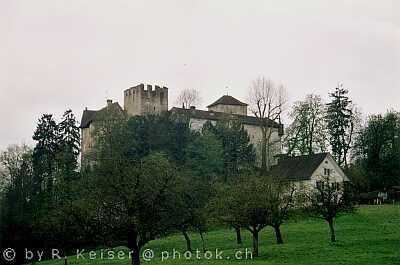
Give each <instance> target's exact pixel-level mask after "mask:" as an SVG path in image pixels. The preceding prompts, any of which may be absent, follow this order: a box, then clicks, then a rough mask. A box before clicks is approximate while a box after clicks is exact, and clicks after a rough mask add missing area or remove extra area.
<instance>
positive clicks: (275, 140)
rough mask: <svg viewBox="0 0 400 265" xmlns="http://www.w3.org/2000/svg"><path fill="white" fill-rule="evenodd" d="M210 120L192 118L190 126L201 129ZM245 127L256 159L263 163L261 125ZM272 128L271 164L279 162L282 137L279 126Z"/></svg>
mask: <svg viewBox="0 0 400 265" xmlns="http://www.w3.org/2000/svg"><path fill="white" fill-rule="evenodd" d="M207 121H208V120H206V119H198V118H190V128H191V129H192V130H195V131H200V130H201V129H202V127H203V125H204V123H206V122H207ZM211 123H213V124H215V121H211ZM243 127H244V129H245V130H246V131H247V133H248V134H249V137H250V142H251V143H252V144H253V145H254V149H255V151H256V157H257V158H256V159H257V163H261V148H262V146H261V141H262V132H261V129H260V127H259V126H256V125H249V124H243ZM270 129H272V134H271V138H270V143H272V144H271V147H270V148H271V149H270V150H271V164H272V165H275V164H277V162H278V161H277V159H276V157H275V156H276V155H278V154H280V153H281V149H282V146H281V137H280V136H279V129H278V128H270Z"/></svg>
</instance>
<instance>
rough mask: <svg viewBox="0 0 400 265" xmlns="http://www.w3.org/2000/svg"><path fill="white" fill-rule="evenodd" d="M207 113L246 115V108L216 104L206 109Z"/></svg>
mask: <svg viewBox="0 0 400 265" xmlns="http://www.w3.org/2000/svg"><path fill="white" fill-rule="evenodd" d="M208 110H209V111H216V112H224V113H231V114H238V115H245V116H246V115H247V106H237V105H223V104H218V105H215V106H212V107H209V108H208Z"/></svg>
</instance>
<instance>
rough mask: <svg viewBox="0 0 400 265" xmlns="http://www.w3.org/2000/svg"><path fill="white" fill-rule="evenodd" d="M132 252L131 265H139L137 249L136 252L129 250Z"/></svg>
mask: <svg viewBox="0 0 400 265" xmlns="http://www.w3.org/2000/svg"><path fill="white" fill-rule="evenodd" d="M131 252H132V255H131V256H132V265H140V255H139V252H140V251H139V249H136V250H133V249H132V250H131Z"/></svg>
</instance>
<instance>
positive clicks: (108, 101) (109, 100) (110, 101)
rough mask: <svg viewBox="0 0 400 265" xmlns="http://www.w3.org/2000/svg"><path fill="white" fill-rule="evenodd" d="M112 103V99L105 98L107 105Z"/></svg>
mask: <svg viewBox="0 0 400 265" xmlns="http://www.w3.org/2000/svg"><path fill="white" fill-rule="evenodd" d="M111 104H112V99H107V107H109V106H110V105H111Z"/></svg>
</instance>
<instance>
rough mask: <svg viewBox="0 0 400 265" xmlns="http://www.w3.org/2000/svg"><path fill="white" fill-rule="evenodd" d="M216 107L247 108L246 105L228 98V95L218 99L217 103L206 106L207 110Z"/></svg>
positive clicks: (230, 97)
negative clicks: (232, 106)
mask: <svg viewBox="0 0 400 265" xmlns="http://www.w3.org/2000/svg"><path fill="white" fill-rule="evenodd" d="M216 105H234V106H247V104H246V103H243V102H241V101H239V100H238V99H236V98H234V97H232V96H228V95H224V96H222V97H220V98H219V99H218V100H217V101H215V102H214V103H212V104H210V105H208V106H207V108H209V107H212V106H216Z"/></svg>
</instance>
